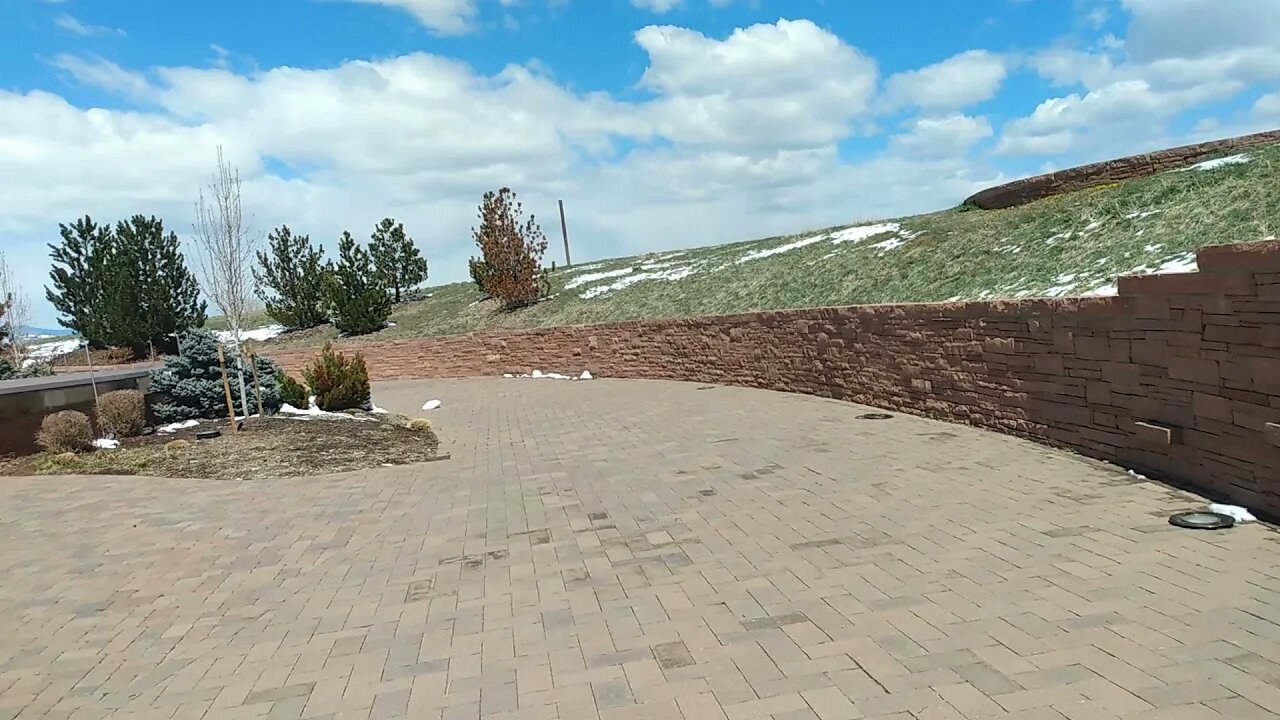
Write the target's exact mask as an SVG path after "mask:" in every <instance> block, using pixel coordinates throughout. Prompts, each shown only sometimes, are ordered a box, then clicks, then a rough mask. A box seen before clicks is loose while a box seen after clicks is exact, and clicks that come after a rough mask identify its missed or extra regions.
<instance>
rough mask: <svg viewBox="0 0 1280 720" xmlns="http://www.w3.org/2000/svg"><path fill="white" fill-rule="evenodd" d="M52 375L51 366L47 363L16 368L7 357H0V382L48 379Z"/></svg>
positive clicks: (35, 363)
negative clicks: (22, 379) (36, 378)
mask: <svg viewBox="0 0 1280 720" xmlns="http://www.w3.org/2000/svg"><path fill="white" fill-rule="evenodd" d="M52 374H53V366H52V365H50V364H49V363H43V362H33V363H29V364H27V365H26V366H25V367H21V368H20V367H17V366H15V365H14V364H13V363H12V362H10V360H9V358H7V357H0V380H17V379H20V378H33V377H48V376H50V375H52Z"/></svg>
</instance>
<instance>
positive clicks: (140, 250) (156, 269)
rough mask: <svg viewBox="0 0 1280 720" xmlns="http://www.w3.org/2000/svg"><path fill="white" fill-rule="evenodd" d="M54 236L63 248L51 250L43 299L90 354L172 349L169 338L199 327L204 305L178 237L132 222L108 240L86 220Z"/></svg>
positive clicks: (152, 224) (147, 221) (151, 223)
mask: <svg viewBox="0 0 1280 720" xmlns="http://www.w3.org/2000/svg"><path fill="white" fill-rule="evenodd" d="M59 231H60V233H61V235H62V244H61V245H60V246H55V245H50V246H49V247H50V250H51V253H50V255H51V257H52V259H53V263H54V268H53V270H52V272H51V273H50V278H51V279H52V281H53V287H50V288H46V289H45V296H46V297H47V298H48V299H49V302H50V303H52V304H53V306H54V307H55V308H56V309H57V310H58V311H59V312H60V313H61V314H62V316H63V317H62V318H60V319H59V321H58V322H59V323H60V324H62V325H63V326H65V327H67V328H70V329H71V330H75V331H76V332H78V333H80V334H81V335H82V336H84V338H85V339H86V340H88V341H89V343H90V344H91V345H93V346H94V347H103V346H113V347H127V348H131V349H133V351H134V352H135V353H136V354H142V353H144V352H146V351H147V350H148V349H149V345H151V344H154V346H155V347H156V348H157V349H172V348H174V347H176V344H175V341H174V337H173V336H174V334H175V333H178V332H181V331H184V330H186V329H188V328H192V327H198V326H200V325H203V324H204V320H205V304H204V302H202V301H201V300H200V289H199V286H198V285H197V284H196V280H195V277H194V276H193V275H192V274H191V272H190V271H189V270H188V269H187V266H186V262H185V261H184V260H183V257H182V251H181V249H180V245H179V242H178V236H177V235H176V234H175V233H173V232H169V233H167V234H166V233H165V231H164V223H163V222H162V221H161V220H159V219H158V218H155V217H150V218H148V217H145V216H143V215H135V216H134V217H133V218H131V219H129V220H128V221H123V222H120V223H117V224H116V228H115V232H112V231H111V229H110V228H109V227H108V226H106V225H97V224H96V223H94V222H93V220H91V219H90V218H89V217H88V216H86V217H84V218H82V219H80V220H78V221H76V222H75V223H74V224H72V225H70V226H68V225H60V226H59Z"/></svg>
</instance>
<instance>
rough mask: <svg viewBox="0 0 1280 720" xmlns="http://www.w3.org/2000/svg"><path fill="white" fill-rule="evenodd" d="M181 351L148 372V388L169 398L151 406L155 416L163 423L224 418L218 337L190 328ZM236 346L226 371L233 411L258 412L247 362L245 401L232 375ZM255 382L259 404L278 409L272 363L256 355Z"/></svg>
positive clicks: (277, 395)
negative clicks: (242, 399) (258, 389)
mask: <svg viewBox="0 0 1280 720" xmlns="http://www.w3.org/2000/svg"><path fill="white" fill-rule="evenodd" d="M181 351H182V353H181V354H180V355H173V356H167V357H165V359H164V367H163V368H158V369H156V370H153V371H152V372H151V389H152V390H153V391H154V392H157V393H160V394H163V395H167V396H168V397H169V402H164V403H156V405H155V406H154V407H152V408H151V412H152V413H154V414H155V416H156V419H157V420H159V421H160V422H163V423H173V422H182V421H184V420H199V419H202V418H223V417H226V416H227V399H226V391H225V390H224V389H223V387H222V369H221V368H220V367H219V366H218V341H217V340H216V339H215V338H214V336H213V334H212V333H210V332H209V331H207V330H192V331H191V332H188V333H186V334H184V335H183V336H182V339H181ZM235 358H236V355H235V350H231V351H230V352H229V353H227V357H226V361H227V375H228V379H229V380H230V381H231V395H232V399H233V400H234V401H235V406H236V412H237V413H239V412H240V410H241V408H242V407H247V408H248V409H249V412H250V413H255V412H257V408H258V402H257V396H256V393H255V392H254V387H253V369H252V368H250V367H248V364H247V363H246V365H245V369H244V374H245V394H246V395H248V397H247V398H245V399H246V400H247V402H245V403H243V404H241V402H240V383H239V381H238V380H239V379H238V378H237V377H236V375H235V370H234V365H235ZM256 367H257V370H258V383H259V385H260V386H261V388H262V405H263V408H264V409H265V410H266V411H267V412H268V413H272V412H275V411H276V410H278V409H280V396H279V394H278V393H277V390H276V373H277V372H278V368H276V366H275V363H273V362H271V361H270V360H268V359H266V358H257V362H256Z"/></svg>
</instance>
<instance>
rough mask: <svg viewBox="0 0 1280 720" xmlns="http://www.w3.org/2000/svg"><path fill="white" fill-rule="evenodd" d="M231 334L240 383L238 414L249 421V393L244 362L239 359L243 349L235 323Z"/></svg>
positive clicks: (237, 325) (237, 326) (241, 356)
mask: <svg viewBox="0 0 1280 720" xmlns="http://www.w3.org/2000/svg"><path fill="white" fill-rule="evenodd" d="M231 332H232V334H233V335H234V336H235V339H236V376H237V379H238V381H239V383H240V412H242V413H244V418H245V420H248V419H249V392H248V389H247V388H246V387H245V384H244V362H243V361H242V359H241V358H243V357H244V353H243V352H242V351H241V348H243V347H244V346H243V345H242V344H241V343H242V342H243V340H241V339H240V324H239V323H236V324H235V325H233V326H232V328H231Z"/></svg>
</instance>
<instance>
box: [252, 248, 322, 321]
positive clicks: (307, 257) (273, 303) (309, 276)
mask: <svg viewBox="0 0 1280 720" xmlns="http://www.w3.org/2000/svg"><path fill="white" fill-rule="evenodd" d="M267 242H268V243H269V246H270V254H268V253H266V252H262V251H258V265H259V267H258V268H254V271H253V277H254V280H255V281H257V284H258V297H259V298H261V299H262V301H263V303H264V304H265V305H266V308H267V314H268V315H270V316H271V317H272V318H273V319H274V320H275V321H276V322H278V323H280V324H281V325H284V326H285V327H287V328H289V329H291V330H305V329H306V328H312V327H315V326H317V325H323V324H324V323H326V322H328V320H329V318H328V315H327V313H326V312H325V303H326V297H325V294H326V293H325V290H326V283H327V280H326V274H327V273H328V268H327V267H326V265H325V263H324V249H323V248H321V247H318V246H313V245H312V244H311V238H310V236H307V235H294V234H293V231H292V230H290V229H289V226H288V225H284V226H281V227H279V228H277V229H276V230H274V231H272V233H271V234H270V235H268V236H267Z"/></svg>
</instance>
